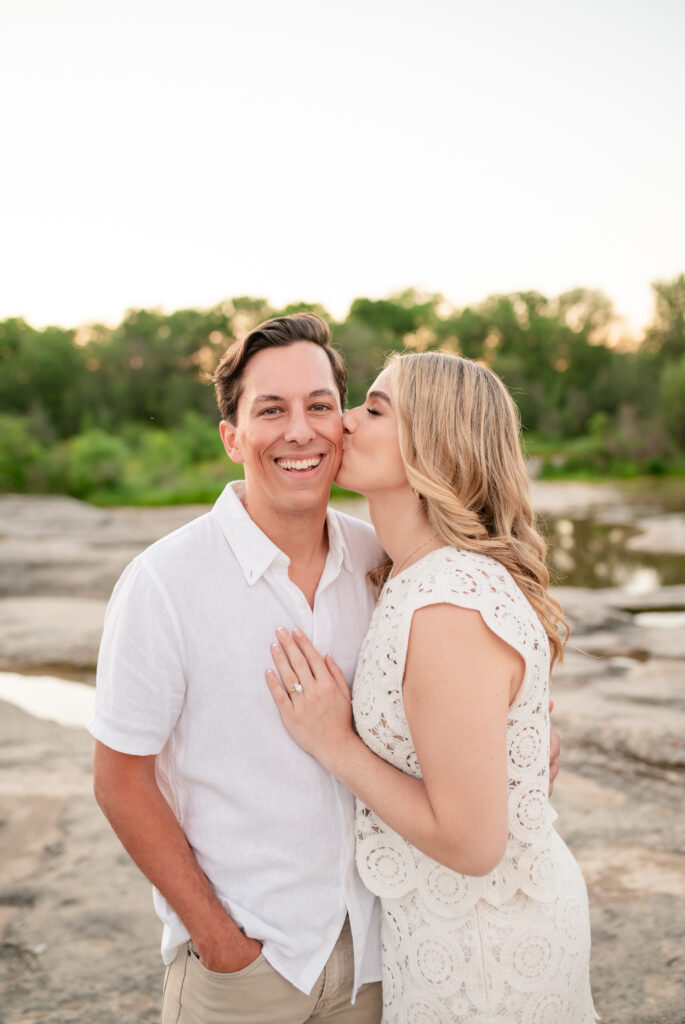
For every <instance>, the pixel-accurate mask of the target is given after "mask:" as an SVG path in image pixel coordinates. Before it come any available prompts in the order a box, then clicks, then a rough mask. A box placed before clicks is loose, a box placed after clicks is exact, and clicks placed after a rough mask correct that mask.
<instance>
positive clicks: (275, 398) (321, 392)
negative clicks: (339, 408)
mask: <svg viewBox="0 0 685 1024" xmlns="http://www.w3.org/2000/svg"><path fill="white" fill-rule="evenodd" d="M335 394H336V392H335V391H333V389H332V388H317V389H316V391H310V392H309V394H308V395H307V398H320V397H322V396H326V397H335ZM285 401H286V399H285V398H284V397H283V395H255V397H254V398H253V400H252V404H253V405H261V404H262V403H263V402H285Z"/></svg>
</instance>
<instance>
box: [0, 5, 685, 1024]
mask: <svg viewBox="0 0 685 1024" xmlns="http://www.w3.org/2000/svg"><path fill="white" fill-rule="evenodd" d="M684 47H685V5H683V3H682V2H681V0H650V2H649V3H647V2H646V0H573V2H570V0H561V2H558V3H549V0H520V2H518V3H516V4H512V3H508V2H506V0H481V2H479V3H477V4H474V3H466V2H464V0H422V2H421V3H418V2H417V0H392V2H390V0H365V2H361V0H345V2H344V3H343V2H342V0H290V2H289V3H287V4H285V3H279V2H277V0H193V2H192V3H191V2H190V0H165V2H162V0H95V2H93V0H3V3H2V4H1V5H0V87H1V88H2V94H3V96H4V99H5V102H4V104H3V111H2V128H3V139H4V142H5V147H4V156H3V160H2V161H1V162H0V225H1V234H0V698H1V699H2V700H3V701H9V702H11V704H10V703H7V704H5V703H3V704H2V705H1V707H2V714H1V715H0V760H1V764H2V768H3V778H4V780H5V781H4V783H3V787H4V788H3V790H2V793H3V797H4V799H5V804H4V807H5V811H4V812H3V817H2V820H1V821H0V825H1V826H2V833H1V834H2V837H4V840H5V841H6V843H7V850H8V856H7V858H5V860H4V863H3V865H2V867H1V868H0V992H2V993H3V997H2V998H0V1024H17V1022H22V1024H30V1022H33V1021H36V1022H37V1021H42V1022H43V1021H47V1022H48V1024H50V1022H54V1024H65V1022H66V1024H71V1022H74V1024H81V1022H83V1024H86V1022H88V1024H93V1022H94V1021H98V1022H99V1021H102V1022H105V1021H107V1022H109V1021H111V1020H113V1019H117V1020H118V1019H122V1020H125V1019H131V1020H136V1021H147V1020H149V1021H153V1020H156V1019H157V1007H158V1002H159V999H158V988H159V984H158V983H159V962H158V957H157V952H156V947H157V942H158V934H157V925H156V921H155V919H154V917H153V915H152V911H151V908H150V907H149V904H148V902H147V901H148V897H147V885H146V883H145V882H144V880H142V878H140V877H139V876H138V875H137V873H136V872H135V870H134V869H133V868H132V867H131V865H130V864H129V862H128V860H127V859H126V858H125V857H124V856H123V854H122V853H121V852H119V849H118V846H117V844H116V841H115V840H114V838H113V837H112V835H111V834H110V833H109V831H108V830H107V827H106V825H105V824H104V822H103V821H101V819H100V817H99V814H98V812H97V810H96V808H95V807H94V805H93V802H92V798H91V797H90V768H89V757H90V749H89V741H88V738H87V736H86V735H85V734H84V732H83V724H84V722H85V721H86V720H87V718H88V715H89V713H90V708H91V707H92V695H93V689H92V683H93V678H94V664H95V659H96V655H97V645H98V641H99V635H100V630H101V625H102V616H103V614H104V607H105V604H106V601H107V597H108V595H109V593H110V591H111V588H112V585H113V583H114V581H115V580H116V578H117V576H118V574H119V573H120V572H121V570H122V568H123V566H124V565H125V564H126V563H127V561H129V560H130V558H132V557H133V556H134V555H135V554H136V553H137V552H138V551H139V550H141V548H142V547H144V546H145V545H146V544H148V543H151V542H152V541H154V540H155V539H156V538H157V537H159V536H161V535H162V534H164V533H166V532H168V531H169V530H171V529H174V528H175V527H176V526H179V525H181V524H182V523H184V522H187V521H188V520H189V519H190V518H192V517H193V516H195V515H198V514H200V513H201V512H202V511H204V509H205V508H206V507H207V504H208V503H210V502H212V501H213V500H214V499H215V498H216V497H217V495H218V494H219V493H220V491H221V489H222V488H223V486H224V485H225V483H226V481H227V480H228V479H231V478H232V477H233V476H234V475H238V474H239V473H240V468H239V467H237V466H233V465H232V464H231V463H230V462H229V461H228V460H227V458H226V456H225V454H224V452H223V448H222V446H221V443H220V440H219V436H218V430H217V424H218V414H217V411H216V406H215V401H214V395H213V390H212V387H211V384H210V382H209V377H210V375H211V373H212V371H213V369H214V367H215V366H216V363H217V362H218V360H219V358H220V357H221V355H222V353H223V352H224V350H225V349H226V347H227V346H228V345H229V344H230V343H231V342H232V341H233V340H234V339H236V338H238V337H241V336H242V335H244V334H245V333H246V332H247V331H248V330H250V329H251V328H252V327H253V326H255V325H256V324H257V323H259V322H260V321H261V320H263V319H265V318H267V317H269V316H273V315H277V314H280V313H289V312H295V311H298V310H312V311H314V312H317V313H319V314H320V315H322V316H324V317H325V318H326V319H327V320H329V322H330V323H331V327H332V331H333V336H334V341H335V344H336V345H337V346H338V348H339V349H340V350H341V352H342V353H343V355H344V357H345V359H346V362H347V365H348V368H349V373H350V403H351V404H356V403H358V402H360V401H361V400H362V399H363V396H364V393H365V391H366V388H367V386H368V384H369V382H370V381H371V380H372V379H373V378H374V377H375V375H376V373H377V371H378V369H379V367H380V366H381V365H382V363H383V360H384V358H385V356H386V355H387V354H388V353H389V352H391V351H401V350H404V349H411V350H421V351H423V350H428V349H435V348H438V349H444V350H447V351H453V352H459V353H461V354H463V355H466V356H468V357H470V358H474V359H479V360H482V361H484V362H486V363H487V364H488V365H490V366H491V367H492V368H493V369H494V370H495V371H496V372H497V373H499V374H500V375H501V377H502V378H503V379H504V381H505V383H506V384H507V385H508V387H509V388H510V390H511V392H512V394H513V396H514V398H515V400H516V402H517V404H518V407H519V410H520V413H521V420H522V427H523V440H524V446H525V453H526V458H527V462H528V466H529V470H530V475H531V481H532V493H533V502H534V505H535V508H536V512H537V514H538V518H539V522H540V525H541V527H542V529H543V530H544V531H545V533H546V535H547V538H548V540H549V543H550V568H551V571H552V578H553V582H554V584H555V586H556V587H557V588H559V589H558V594H559V596H560V597H561V598H562V599H563V602H564V606H565V608H566V609H567V613H568V616H569V618H570V619H571V622H572V625H573V627H574V633H573V640H572V646H571V647H570V648H569V651H568V654H567V659H566V662H565V666H564V668H563V669H562V670H561V672H560V673H558V674H557V675H556V677H555V681H554V686H555V690H554V694H555V700H556V702H557V707H556V710H555V716H556V721H557V725H558V727H559V728H560V729H561V731H562V734H563V736H564V753H563V771H562V775H561V778H560V780H559V783H558V786H557V789H556V791H555V806H556V807H557V809H558V810H559V812H560V822H559V825H560V831H561V833H562V835H564V837H565V838H567V840H568V841H569V844H570V845H571V847H572V849H573V851H574V853H575V854H576V855H577V856H578V859H579V860H580V862H581V865H582V867H583V870H584V872H585V875H586V878H587V879H588V885H589V889H590V898H591V908H592V914H593V933H594V950H595V952H594V960H593V965H594V966H593V984H594V987H595V991H596V994H597V1004H598V1009H599V1011H600V1013H601V1014H602V1017H603V1020H604V1021H605V1024H611V1022H612V1021H614V1020H621V1022H622V1024H647V1022H658V1024H682V1022H683V1020H685V959H684V955H683V948H685V947H684V943H683V938H684V936H683V925H682V922H683V920H685V882H684V881H683V879H685V855H684V854H683V852H682V851H683V849H685V815H683V796H682V794H683V786H682V781H683V770H684V769H685V700H684V698H683V684H684V683H685V628H684V627H685V189H684V188H683V182H684V181H685V118H684V117H683V106H684V100H685V61H683V57H682V55H683V52H684ZM333 500H334V501H335V502H336V503H337V502H341V503H343V504H342V507H344V508H345V509H347V510H348V511H351V512H352V513H353V514H358V515H365V509H364V506H363V503H360V502H359V501H357V500H356V499H355V498H354V497H352V498H350V497H349V496H347V497H346V496H344V495H343V494H342V493H341V492H338V491H337V490H336V489H335V488H334V493H333ZM17 704H18V705H19V707H16V706H12V705H17ZM20 708H23V709H24V711H20ZM56 722H59V723H61V724H59V725H57V724H55V723H56ZM84 882H85V884H83V883H84Z"/></svg>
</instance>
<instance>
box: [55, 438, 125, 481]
mask: <svg viewBox="0 0 685 1024" xmlns="http://www.w3.org/2000/svg"><path fill="white" fill-rule="evenodd" d="M67 450H68V461H67V480H68V489H69V494H72V495H74V497H76V498H88V497H93V496H94V495H98V494H100V493H105V494H107V493H113V492H116V491H117V490H119V489H120V488H121V486H122V484H123V482H124V477H125V473H126V461H127V457H128V454H129V453H128V449H127V447H126V444H125V443H124V442H123V441H122V440H121V439H120V438H117V437H111V436H110V435H109V434H108V433H106V431H104V430H101V429H100V428H99V427H94V428H92V429H90V430H86V431H84V432H83V433H82V434H79V435H78V436H77V437H74V438H72V439H71V440H70V441H69V443H68V449H67Z"/></svg>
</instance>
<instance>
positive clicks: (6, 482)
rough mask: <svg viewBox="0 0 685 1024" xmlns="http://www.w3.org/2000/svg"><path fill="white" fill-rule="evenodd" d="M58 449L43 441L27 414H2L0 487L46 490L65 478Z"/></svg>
mask: <svg viewBox="0 0 685 1024" xmlns="http://www.w3.org/2000/svg"><path fill="white" fill-rule="evenodd" d="M60 454H61V453H60V452H59V450H55V448H53V449H52V450H51V449H50V448H47V447H46V446H45V445H43V444H42V443H41V442H40V440H39V439H38V438H37V437H36V436H35V433H34V431H33V429H32V425H31V420H30V418H29V417H28V416H13V415H0V491H10V492H16V493H26V492H33V493H44V492H49V491H52V490H56V489H58V487H57V485H58V484H59V483H61V482H62V481H63V475H62V472H61V471H62V469H63V459H62V458H60Z"/></svg>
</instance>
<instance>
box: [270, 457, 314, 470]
mask: <svg viewBox="0 0 685 1024" xmlns="http://www.w3.org/2000/svg"><path fill="white" fill-rule="evenodd" d="M321 459H322V456H321V455H315V456H313V457H312V458H310V459H276V465H277V466H280V467H281V469H287V470H290V471H292V470H300V471H301V470H303V469H316V467H317V466H318V465H319V463H320V462H321Z"/></svg>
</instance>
